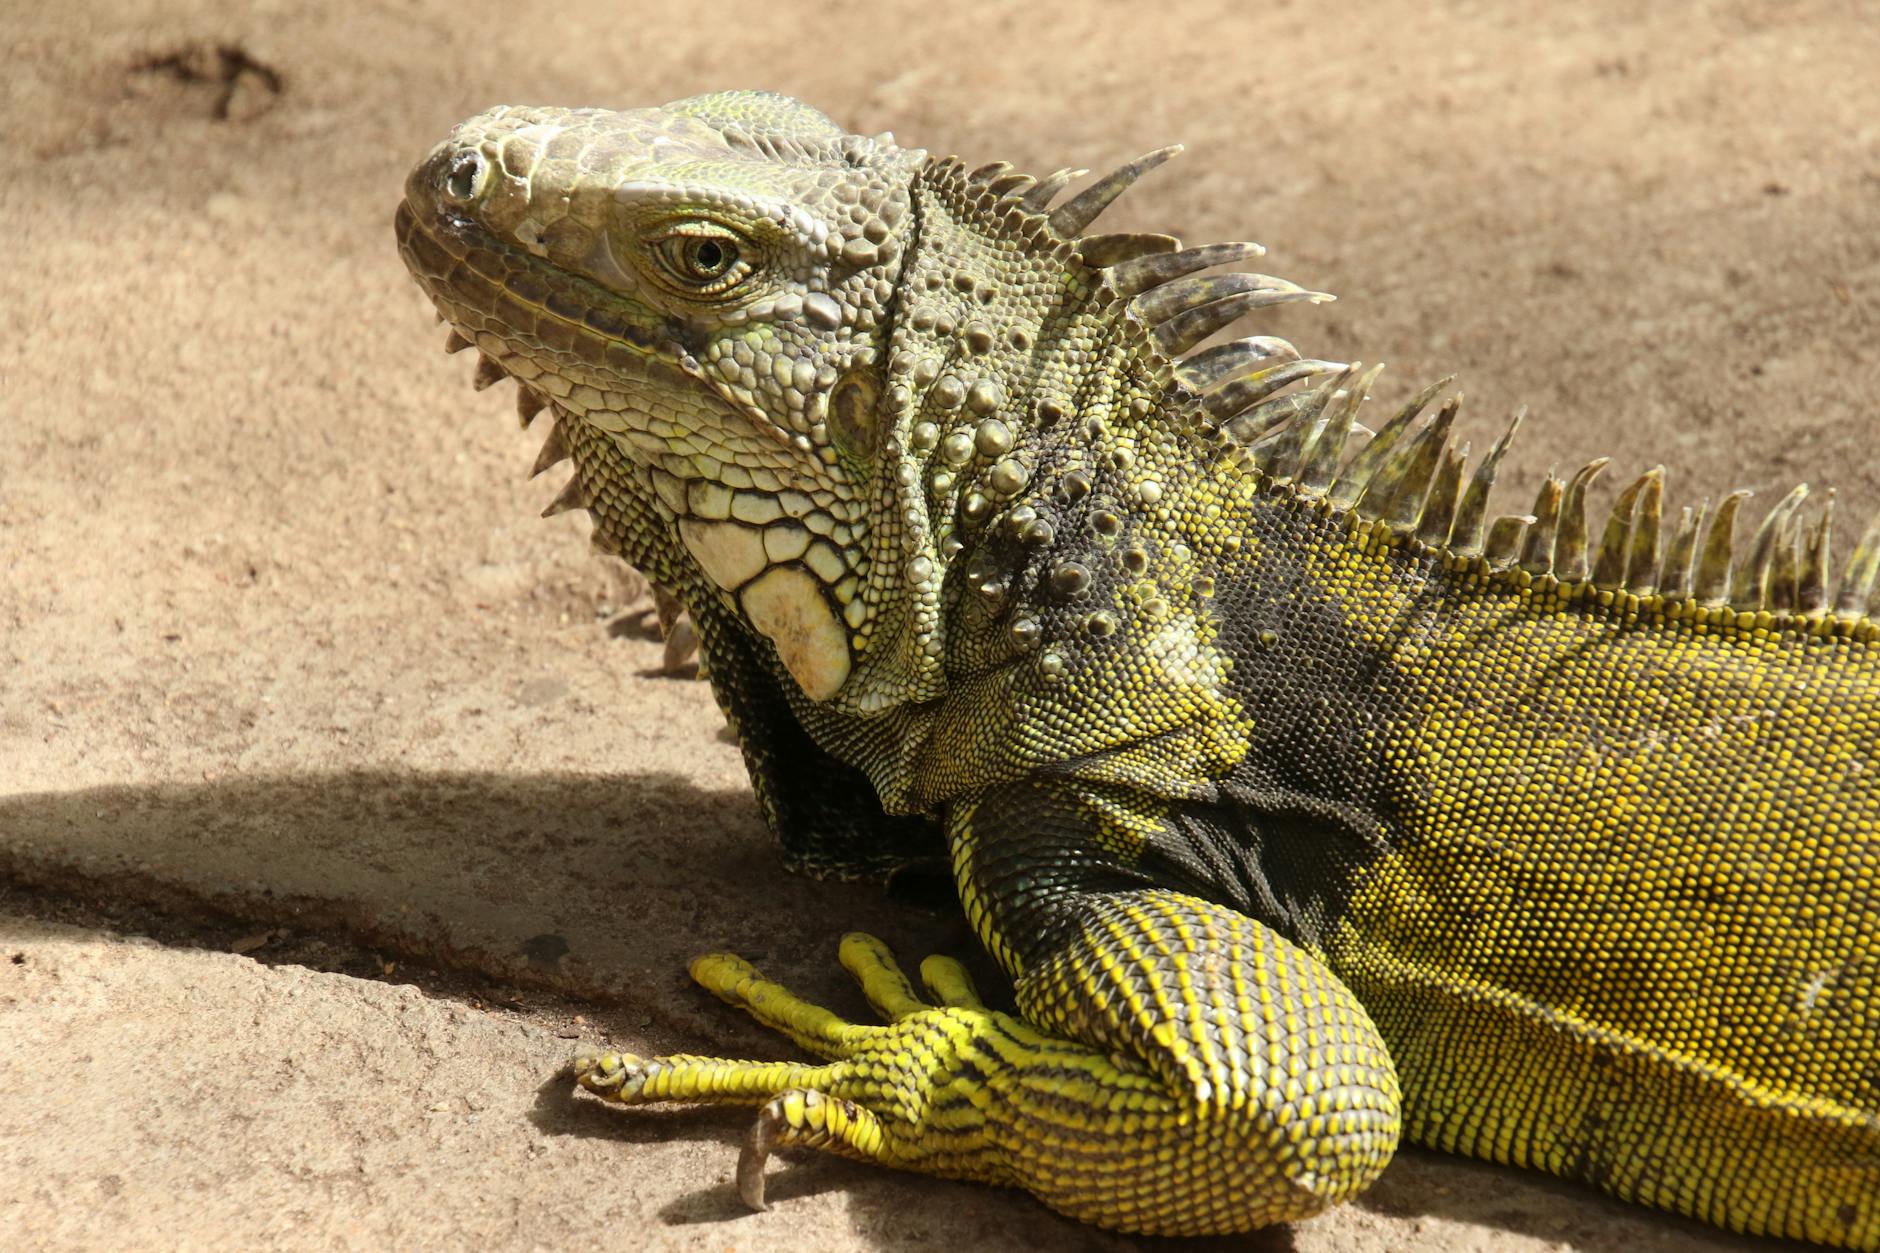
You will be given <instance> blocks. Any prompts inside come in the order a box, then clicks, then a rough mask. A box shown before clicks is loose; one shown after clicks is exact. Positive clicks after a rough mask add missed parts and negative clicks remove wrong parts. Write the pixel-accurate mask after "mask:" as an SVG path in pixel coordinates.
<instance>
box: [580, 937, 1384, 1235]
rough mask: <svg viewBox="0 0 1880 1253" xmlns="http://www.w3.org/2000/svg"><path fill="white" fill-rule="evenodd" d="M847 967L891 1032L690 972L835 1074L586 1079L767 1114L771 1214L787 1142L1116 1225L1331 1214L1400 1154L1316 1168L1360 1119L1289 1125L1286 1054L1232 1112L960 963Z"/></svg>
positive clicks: (853, 945) (752, 1201)
mask: <svg viewBox="0 0 1880 1253" xmlns="http://www.w3.org/2000/svg"><path fill="white" fill-rule="evenodd" d="M841 959H842V964H843V965H844V966H845V967H847V968H848V970H849V972H850V973H851V974H853V975H854V976H855V978H856V980H857V981H858V982H859V983H860V984H861V987H862V992H863V994H864V995H865V996H866V997H867V998H868V1001H869V1003H870V1004H871V1005H872V1006H874V1008H875V1010H876V1011H877V1012H878V1013H880V1014H881V1016H882V1017H883V1018H884V1019H886V1020H887V1023H886V1025H883V1026H875V1025H869V1024H859V1023H852V1022H849V1021H847V1020H846V1019H844V1018H841V1017H839V1016H838V1015H836V1014H834V1013H831V1012H830V1011H829V1010H827V1009H824V1008H822V1007H821V1006H818V1005H814V1004H811V1003H810V1002H808V1001H805V1000H803V999H801V998H799V997H797V996H795V995H793V994H791V993H790V992H789V991H787V990H786V989H784V988H783V987H781V986H779V985H778V984H775V983H772V982H770V981H769V980H767V979H765V978H763V976H761V975H760V974H759V973H758V972H757V970H756V969H755V968H754V967H753V966H752V965H751V964H750V963H749V962H747V961H745V960H743V959H742V958H739V957H734V956H731V955H729V954H723V953H714V954H710V955H708V956H705V957H701V958H699V959H698V960H696V961H694V962H693V963H692V975H693V977H694V978H695V979H697V980H698V981H699V983H701V984H703V985H704V986H705V987H706V988H708V989H709V990H711V991H712V992H713V993H715V994H716V995H717V996H719V997H720V998H722V999H723V1000H725V1001H728V1002H730V1003H731V1004H733V1005H737V1006H739V1007H740V1008H742V1009H744V1010H745V1011H746V1012H748V1013H749V1014H751V1016H752V1017H754V1018H756V1019H757V1020H758V1021H759V1022H761V1023H763V1024H764V1025H765V1026H767V1027H770V1028H772V1029H773V1030H776V1031H779V1032H781V1033H782V1034H784V1035H786V1036H788V1037H789V1038H790V1039H791V1040H793V1041H795V1042H796V1043H797V1044H798V1045H799V1046H801V1047H802V1048H803V1049H805V1050H806V1051H808V1052H811V1053H814V1054H817V1055H818V1056H820V1057H821V1058H823V1059H825V1060H824V1061H823V1062H822V1063H821V1064H815V1063H799V1062H762V1061H734V1060H728V1059H723V1058H714V1057H697V1056H692V1055H689V1054H677V1055H673V1056H669V1057H657V1058H641V1057H635V1056H632V1055H629V1054H622V1053H601V1054H595V1055H590V1056H585V1057H582V1058H579V1059H577V1060H576V1062H575V1068H576V1076H577V1079H578V1081H579V1082H580V1084H581V1086H582V1087H585V1088H587V1089H588V1090H589V1091H590V1092H594V1093H596V1094H597V1095H599V1096H601V1097H603V1098H604V1099H606V1100H609V1101H614V1102H618V1103H621V1104H646V1103H650V1102H654V1101H683V1102H700V1103H731V1104H749V1105H754V1106H758V1107H759V1113H758V1117H757V1122H756V1123H755V1125H754V1126H753V1127H752V1128H751V1131H750V1133H749V1135H748V1136H747V1137H746V1140H745V1144H744V1148H743V1151H742V1153H741V1154H740V1156H739V1159H738V1170H737V1181H738V1191H739V1194H740V1195H741V1196H742V1197H743V1198H744V1200H745V1201H746V1203H748V1204H749V1205H750V1206H752V1208H754V1209H762V1208H764V1164H765V1161H766V1159H767V1158H768V1157H769V1155H770V1153H771V1151H772V1150H773V1149H777V1148H814V1149H821V1150H824V1151H827V1152H833V1153H839V1154H841V1155H843V1156H846V1157H852V1158H857V1159H860V1160H864V1161H871V1162H877V1163H880V1164H882V1165H886V1166H894V1167H898V1168H901V1169H906V1170H918V1171H922V1172H925V1173H928V1174H937V1175H943V1176H946V1177H949V1178H956V1179H974V1180H979V1181H982V1182H989V1183H1000V1184H1008V1185H1015V1186H1020V1187H1024V1188H1026V1189H1028V1190H1029V1191H1031V1192H1032V1193H1034V1194H1035V1195H1037V1196H1038V1197H1039V1198H1040V1199H1042V1200H1044V1201H1045V1202H1046V1203H1047V1204H1049V1205H1051V1206H1052V1208H1054V1209H1058V1210H1060V1211H1062V1212H1064V1213H1067V1214H1070V1215H1072V1216H1073V1217H1077V1218H1081V1219H1083V1220H1085V1221H1087V1222H1095V1223H1098V1224H1100V1225H1103V1226H1108V1227H1120V1228H1123V1229H1126V1230H1134V1231H1148V1232H1157V1233H1167V1234H1195V1233H1202V1232H1227V1231H1244V1230H1248V1229H1250V1228H1252V1227H1256V1226H1260V1225H1263V1224H1265V1223H1271V1222H1281V1221H1287V1220H1291V1219H1296V1218H1302V1217H1306V1216H1309V1215H1311V1214H1313V1213H1316V1212H1318V1211H1319V1210H1321V1209H1323V1208H1324V1207H1325V1206H1326V1205H1327V1204H1330V1203H1331V1202H1332V1201H1333V1200H1335V1199H1337V1198H1338V1197H1340V1196H1342V1195H1348V1194H1349V1192H1351V1191H1353V1190H1355V1188H1356V1187H1358V1186H1361V1185H1362V1181H1363V1180H1365V1179H1368V1177H1369V1175H1370V1174H1372V1173H1375V1168H1376V1167H1381V1165H1382V1162H1383V1160H1384V1159H1385V1158H1387V1157H1388V1155H1389V1145H1388V1144H1382V1145H1380V1146H1374V1147H1381V1152H1379V1153H1376V1154H1371V1155H1370V1156H1374V1157H1375V1158H1376V1161H1375V1165H1374V1166H1372V1167H1369V1168H1367V1169H1365V1170H1362V1171H1337V1172H1334V1173H1335V1176H1336V1177H1334V1178H1328V1179H1320V1178H1318V1177H1317V1176H1316V1173H1315V1171H1314V1170H1313V1169H1312V1168H1311V1166H1310V1165H1309V1163H1312V1162H1315V1161H1317V1160H1318V1159H1319V1158H1320V1157H1322V1156H1325V1155H1326V1154H1328V1153H1329V1154H1331V1155H1332V1156H1333V1157H1336V1158H1338V1159H1339V1160H1341V1161H1342V1159H1343V1157H1345V1156H1349V1150H1350V1146H1348V1145H1345V1144H1344V1141H1346V1140H1349V1139H1350V1138H1351V1137H1350V1134H1349V1132H1350V1130H1351V1128H1350V1127H1347V1126H1345V1125H1344V1123H1345V1122H1346V1121H1349V1120H1346V1119H1341V1118H1340V1117H1338V1116H1337V1115H1336V1113H1335V1106H1336V1105H1337V1103H1338V1101H1339V1100H1340V1099H1342V1098H1344V1097H1345V1096H1347V1095H1349V1094H1348V1093H1345V1092H1343V1091H1340V1092H1338V1093H1326V1094H1325V1095H1324V1097H1321V1098H1320V1099H1321V1100H1326V1101H1327V1103H1326V1104H1325V1105H1324V1106H1323V1108H1322V1109H1319V1110H1314V1109H1312V1108H1310V1106H1311V1104H1312V1102H1311V1099H1310V1098H1306V1099H1305V1105H1304V1106H1302V1107H1301V1108H1300V1109H1299V1110H1298V1111H1297V1112H1298V1113H1300V1114H1302V1115H1303V1117H1300V1118H1299V1119H1298V1121H1293V1113H1292V1112H1286V1113H1281V1114H1277V1115H1276V1114H1275V1113H1274V1111H1290V1110H1291V1107H1293V1106H1298V1105H1299V1103H1300V1099H1301V1091H1300V1077H1301V1073H1302V1072H1300V1071H1298V1070H1296V1069H1295V1068H1294V1065H1295V1064H1296V1063H1295V1064H1287V1062H1286V1059H1284V1058H1281V1059H1280V1062H1281V1064H1280V1065H1279V1066H1278V1067H1277V1068H1276V1070H1275V1073H1274V1078H1275V1080H1276V1081H1277V1082H1278V1086H1277V1087H1276V1088H1272V1089H1264V1090H1263V1091H1262V1092H1260V1093H1249V1094H1247V1098H1236V1099H1233V1100H1232V1101H1230V1102H1227V1105H1226V1106H1223V1107H1219V1108H1216V1107H1215V1105H1216V1104H1218V1103H1216V1102H1213V1101H1212V1099H1211V1098H1207V1097H1206V1095H1205V1094H1203V1093H1198V1092H1195V1091H1191V1090H1189V1089H1188V1088H1187V1087H1186V1086H1185V1085H1184V1084H1183V1083H1181V1082H1179V1081H1178V1082H1174V1083H1171V1082H1170V1080H1169V1078H1168V1077H1166V1076H1163V1075H1158V1074H1157V1073H1155V1072H1154V1071H1153V1070H1152V1069H1151V1067H1150V1066H1149V1065H1146V1064H1145V1063H1144V1061H1143V1060H1141V1059H1139V1058H1137V1057H1134V1056H1131V1055H1129V1054H1127V1053H1125V1052H1120V1051H1116V1050H1111V1049H1098V1048H1092V1047H1090V1046H1088V1045H1086V1044H1082V1043H1079V1042H1078V1041H1076V1040H1070V1039H1064V1038H1061V1037H1058V1036H1053V1035H1049V1034H1046V1033H1045V1032H1042V1031H1040V1030H1039V1029H1038V1028H1036V1027H1034V1026H1032V1025H1031V1024H1029V1023H1027V1022H1025V1021H1024V1020H1023V1019H1020V1018H1017V1017H1014V1016H1013V1015H1010V1014H1005V1013H1000V1012H999V1011H997V1010H992V1009H988V1008H987V1007H986V1006H985V1005H984V1004H983V1003H982V1002H981V1001H980V999H979V997H978V995H977V993H976V992H975V991H974V989H973V985H972V981H971V978H970V977H969V976H968V975H967V973H966V970H965V968H964V967H962V966H961V965H960V964H959V963H958V962H956V961H953V960H951V959H949V958H944V957H929V958H928V959H927V960H926V961H924V962H923V963H921V968H920V974H921V980H922V982H923V983H924V984H925V985H926V988H927V992H928V994H929V999H922V997H921V996H920V995H919V994H917V993H916V992H915V990H914V988H913V986H912V985H911V984H910V982H909V981H908V979H907V976H906V975H904V974H903V973H902V971H901V968H900V967H899V965H897V964H896V962H895V960H894V957H893V955H892V954H891V953H890V952H889V951H888V949H887V947H886V946H885V945H883V944H882V943H881V941H879V940H877V939H875V938H874V937H872V936H867V935H861V934H851V935H849V936H847V937H845V938H844V939H843V941H842V947H841ZM1314 1053H1315V1056H1314V1059H1313V1064H1314V1065H1315V1066H1316V1065H1318V1064H1319V1063H1318V1061H1317V1056H1316V1053H1317V1050H1316V1049H1315V1050H1314ZM1276 1056H1277V1055H1276ZM1303 1061H1305V1059H1304V1058H1303V1057H1300V1058H1298V1059H1297V1062H1303ZM1333 1061H1334V1058H1333V1056H1332V1055H1331V1054H1328V1055H1327V1059H1326V1064H1327V1065H1331V1066H1332V1069H1333V1070H1340V1069H1350V1067H1347V1066H1343V1065H1342V1063H1341V1064H1339V1065H1332V1063H1333ZM1388 1095H1390V1096H1391V1098H1392V1100H1393V1106H1392V1108H1391V1109H1390V1110H1389V1111H1388V1113H1387V1114H1386V1113H1382V1112H1380V1113H1379V1114H1378V1117H1380V1118H1385V1119H1386V1120H1387V1121H1388V1123H1389V1125H1388V1127H1382V1128H1381V1130H1380V1135H1379V1136H1377V1137H1371V1138H1376V1139H1381V1140H1388V1141H1389V1142H1392V1143H1394V1141H1395V1138H1396V1132H1395V1112H1394V1087H1393V1090H1392V1091H1391V1092H1390V1093H1389V1094H1388ZM1328 1098H1329V1099H1328ZM1367 1099H1368V1098H1367ZM1362 1103H1363V1102H1361V1104H1362ZM1359 1116H1360V1118H1361V1119H1368V1118H1371V1117H1372V1115H1370V1114H1367V1113H1362V1112H1360V1115H1359ZM1275 1118H1277V1121H1275ZM1361 1138H1363V1137H1361ZM1321 1141H1322V1143H1321ZM1328 1160H1329V1159H1328Z"/></svg>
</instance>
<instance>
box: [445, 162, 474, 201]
mask: <svg viewBox="0 0 1880 1253" xmlns="http://www.w3.org/2000/svg"><path fill="white" fill-rule="evenodd" d="M482 184H483V156H482V154H481V153H476V152H460V153H458V154H457V155H456V156H454V157H452V158H451V159H450V164H449V165H447V166H445V167H444V180H443V186H444V194H445V195H446V196H449V197H450V198H451V199H452V200H455V201H457V202H458V203H459V204H462V203H465V202H466V201H468V200H470V199H471V198H472V197H473V196H475V195H476V194H477V188H479V187H481V186H482Z"/></svg>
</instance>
